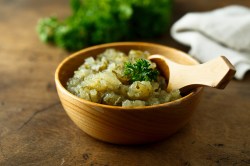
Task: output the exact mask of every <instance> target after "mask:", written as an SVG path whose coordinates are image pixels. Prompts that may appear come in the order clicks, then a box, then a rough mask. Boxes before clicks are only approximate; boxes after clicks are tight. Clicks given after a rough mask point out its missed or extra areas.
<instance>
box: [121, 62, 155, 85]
mask: <svg viewBox="0 0 250 166" xmlns="http://www.w3.org/2000/svg"><path fill="white" fill-rule="evenodd" d="M124 75H125V76H127V77H128V78H129V80H130V81H131V82H134V81H155V80H156V79H157V76H158V75H159V71H158V70H157V69H152V68H151V67H150V63H149V61H147V60H145V59H138V60H137V61H136V62H135V63H134V64H132V63H131V62H125V64H124Z"/></svg>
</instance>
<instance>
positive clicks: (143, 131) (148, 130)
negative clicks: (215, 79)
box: [55, 42, 203, 144]
mask: <svg viewBox="0 0 250 166" xmlns="http://www.w3.org/2000/svg"><path fill="white" fill-rule="evenodd" d="M107 48H115V49H118V50H120V51H123V52H126V53H127V52H128V51H129V50H131V49H137V50H142V51H149V52H150V53H151V54H162V55H164V56H166V57H168V58H169V59H171V60H173V61H175V62H178V63H181V64H188V65H193V64H198V62H197V61H196V60H194V59H193V58H191V57H190V56H189V55H187V54H185V53H183V52H181V51H178V50H176V49H173V48H169V47H166V46H162V45H158V44H152V43H143V42H118V43H109V44H102V45H98V46H93V47H89V48H86V49H83V50H81V51H79V52H76V53H74V54H73V55H71V56H69V57H67V58H66V59H64V60H63V61H62V62H61V63H60V64H59V66H58V68H57V70H56V73H55V82H56V87H57V91H58V95H59V98H60V100H61V103H62V105H63V107H64V109H65V111H66V113H67V114H68V115H69V117H70V118H71V119H72V121H73V122H74V123H75V124H76V125H77V126H78V127H79V128H80V129H82V130H83V131H84V132H85V133H87V134H89V135H90V136H92V137H94V138H96V139H99V140H102V141H105V142H109V143H115V144H143V143H149V142H154V141H158V140H162V139H164V138H166V137H168V136H170V135H171V134H173V133H175V132H176V131H178V130H179V129H181V128H182V127H183V126H184V125H185V124H186V123H187V122H188V121H189V119H190V117H191V116H192V114H193V112H194V110H195V108H196V106H197V104H198V101H199V99H200V96H201V94H202V89H203V88H197V89H195V90H194V91H193V92H191V93H190V94H188V95H186V96H184V97H182V98H181V99H178V100H176V101H172V102H169V103H164V104H159V105H154V106H144V107H136V108H123V107H120V106H109V105H104V104H98V103H94V102H90V101H87V100H84V99H81V98H79V97H76V96H75V95H73V94H71V93H70V92H69V91H67V89H66V82H67V81H68V79H69V78H70V77H72V76H73V73H74V71H75V70H77V69H78V67H79V66H80V65H81V64H82V63H83V62H84V59H85V58H87V57H89V56H93V57H95V56H96V55H97V54H99V53H102V52H104V51H105V50H106V49H107Z"/></svg>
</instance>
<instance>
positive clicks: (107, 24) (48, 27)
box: [37, 0, 173, 51]
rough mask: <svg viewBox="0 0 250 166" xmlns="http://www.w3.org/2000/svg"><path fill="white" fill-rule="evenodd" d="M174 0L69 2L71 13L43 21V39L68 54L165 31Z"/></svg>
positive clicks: (41, 28) (79, 0)
mask: <svg viewBox="0 0 250 166" xmlns="http://www.w3.org/2000/svg"><path fill="white" fill-rule="evenodd" d="M172 1H173V0H70V6H71V10H72V14H71V15H70V16H69V17H68V18H66V19H64V20H59V19H57V18H56V17H48V18H43V19H40V20H39V22H38V25H37V32H38V35H39V38H40V40H42V41H43V42H46V43H52V44H55V45H56V46H59V47H61V48H64V49H66V50H68V51H77V50H79V49H82V48H83V47H86V46H90V45H96V44H101V43H108V42H114V41H122V40H133V39H138V38H146V37H147V38H148V37H154V36H157V35H160V34H162V33H164V32H166V30H167V27H168V25H170V17H171V11H172V10H171V9H172Z"/></svg>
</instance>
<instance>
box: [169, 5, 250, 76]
mask: <svg viewBox="0 0 250 166" xmlns="http://www.w3.org/2000/svg"><path fill="white" fill-rule="evenodd" d="M171 35H172V37H173V38H174V39H175V40H177V41H179V42H180V43H182V44H184V45H187V46H190V47H191V49H190V51H189V54H190V55H192V56H194V57H195V58H196V59H198V60H200V61H201V62H206V61H209V60H211V59H213V58H215V57H217V56H220V55H224V56H226V57H227V58H228V59H229V61H230V62H231V63H232V64H233V65H234V66H235V68H236V74H235V78H236V79H239V80H241V79H243V77H244V74H245V73H246V72H247V71H248V70H250V9H249V8H246V7H243V6H236V5H233V6H228V7H224V8H220V9H216V10H213V11H210V12H202V13H188V14H186V15H185V16H183V17H182V18H181V19H180V20H178V21H177V22H176V23H175V24H174V25H173V26H172V28H171Z"/></svg>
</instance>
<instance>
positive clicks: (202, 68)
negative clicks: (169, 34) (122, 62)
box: [149, 55, 236, 94]
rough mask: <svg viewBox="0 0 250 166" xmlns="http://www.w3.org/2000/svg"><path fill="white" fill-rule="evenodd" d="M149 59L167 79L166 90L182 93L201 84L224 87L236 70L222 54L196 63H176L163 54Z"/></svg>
mask: <svg viewBox="0 0 250 166" xmlns="http://www.w3.org/2000/svg"><path fill="white" fill-rule="evenodd" d="M149 59H150V60H151V61H153V62H155V63H157V66H159V68H160V70H161V71H162V74H163V75H164V76H165V78H166V79H167V80H168V86H167V91H171V90H174V89H179V90H180V91H181V93H182V94H185V93H188V92H190V91H191V90H192V89H194V88H197V87H201V86H207V87H213V88H218V89H224V88H225V87H226V85H227V84H228V83H229V81H230V80H231V79H232V78H233V76H234V74H235V72H236V70H235V68H234V66H233V65H232V64H231V63H230V62H229V60H228V59H227V58H226V57H224V56H219V57H218V58H215V59H213V60H211V61H208V62H206V63H203V64H198V65H182V64H178V63H175V62H173V61H171V60H169V59H168V58H166V57H165V56H163V55H151V56H150V57H149Z"/></svg>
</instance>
